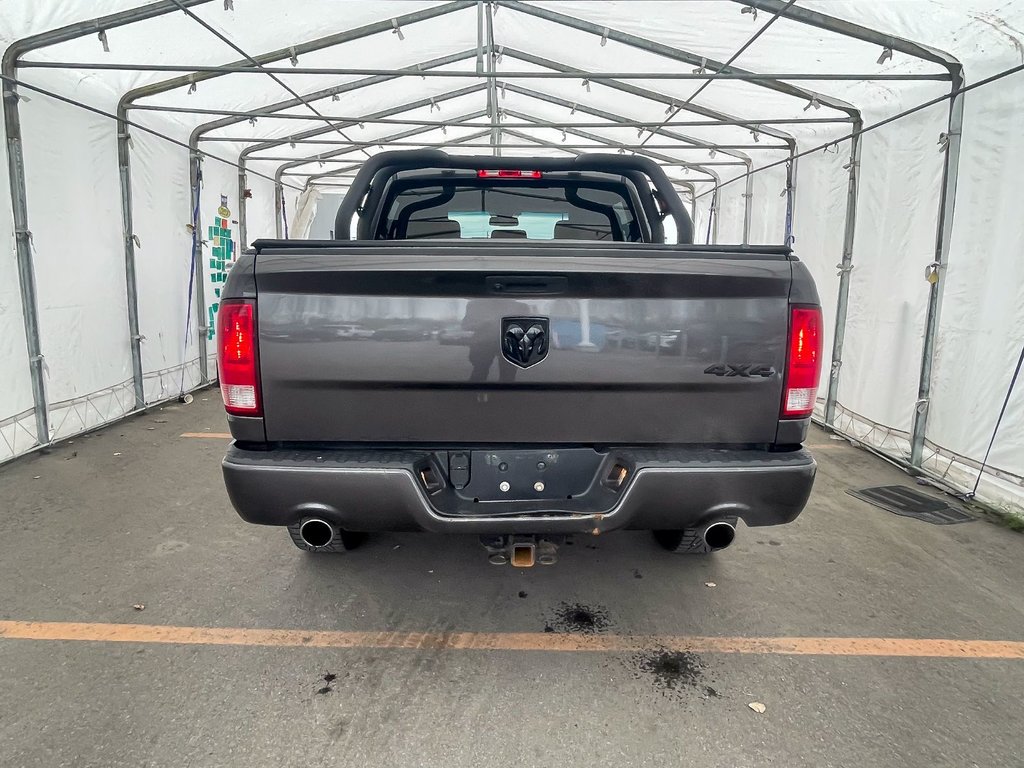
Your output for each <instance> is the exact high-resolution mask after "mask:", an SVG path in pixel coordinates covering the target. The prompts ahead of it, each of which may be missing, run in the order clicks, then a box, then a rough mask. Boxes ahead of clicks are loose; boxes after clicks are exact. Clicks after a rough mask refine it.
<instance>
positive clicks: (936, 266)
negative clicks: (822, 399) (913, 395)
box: [910, 71, 964, 468]
mask: <svg viewBox="0 0 1024 768" xmlns="http://www.w3.org/2000/svg"><path fill="white" fill-rule="evenodd" d="M962 86H963V74H962V71H957V72H956V73H955V74H954V76H953V86H952V88H953V92H954V96H953V97H952V99H951V100H950V103H949V120H948V128H947V131H946V153H945V157H944V159H943V164H942V187H941V190H940V193H939V218H938V223H937V225H936V230H935V261H933V262H932V263H931V264H929V265H928V268H929V274H930V276H933V279H932V280H931V281H930V283H931V285H930V286H929V290H928V311H927V314H926V316H925V326H924V340H923V342H922V345H921V375H920V377H919V379H918V387H917V402H916V403H915V404H914V426H913V434H912V436H911V444H910V463H911V464H912V465H913V466H915V467H918V468H920V467H921V466H922V464H923V462H924V441H925V435H926V431H927V427H928V411H929V409H930V407H931V389H932V367H933V365H934V363H935V337H936V335H937V334H938V330H939V318H940V316H941V313H942V295H943V289H944V288H945V286H946V273H945V270H946V263H947V262H948V261H949V243H950V239H951V237H952V234H953V214H954V208H955V205H956V185H957V174H958V171H959V167H960V134H961V133H962V131H963V122H964V97H963V94H958V93H956V91H957V90H959V89H960V88H961V87H962Z"/></svg>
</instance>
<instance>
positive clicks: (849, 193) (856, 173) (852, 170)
mask: <svg viewBox="0 0 1024 768" xmlns="http://www.w3.org/2000/svg"><path fill="white" fill-rule="evenodd" d="M857 130H858V131H859V130H860V126H857ZM860 145H861V137H860V135H859V134H857V135H854V137H853V138H852V139H851V140H850V163H849V181H848V182H847V187H846V222H845V224H844V225H843V257H842V261H841V262H840V263H839V264H838V265H837V267H838V268H839V295H838V298H837V299H836V324H835V331H834V333H833V336H832V361H831V364H830V365H829V369H828V377H829V378H828V394H827V395H826V397H825V423H826V424H827V425H828V426H830V427H831V426H835V423H836V404H837V402H838V400H839V372H840V370H841V369H842V367H843V343H844V341H845V340H846V317H847V310H848V308H849V304H850V272H851V271H852V270H853V240H854V234H855V232H856V228H857V198H858V194H859V182H860Z"/></svg>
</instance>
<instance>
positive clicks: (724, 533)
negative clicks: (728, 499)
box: [704, 520, 736, 552]
mask: <svg viewBox="0 0 1024 768" xmlns="http://www.w3.org/2000/svg"><path fill="white" fill-rule="evenodd" d="M735 538H736V526H734V525H733V524H732V523H727V522H726V521H725V520H716V521H715V522H713V523H711V525H709V526H708V527H707V528H705V529H704V543H705V544H707V546H708V549H710V550H711V551H712V552H717V551H719V550H720V549H725V548H726V547H728V546H729V545H730V544H732V542H733V540H734V539H735Z"/></svg>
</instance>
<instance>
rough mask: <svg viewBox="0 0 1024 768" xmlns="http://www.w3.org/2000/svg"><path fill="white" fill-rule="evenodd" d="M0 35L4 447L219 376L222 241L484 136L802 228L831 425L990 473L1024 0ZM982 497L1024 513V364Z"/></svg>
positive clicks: (324, 6)
mask: <svg viewBox="0 0 1024 768" xmlns="http://www.w3.org/2000/svg"><path fill="white" fill-rule="evenodd" d="M0 47H2V48H4V49H5V51H6V53H5V56H4V59H3V71H2V74H3V77H4V80H3V92H4V100H3V102H4V118H5V134H6V150H7V161H8V167H9V170H10V173H9V175H4V177H3V180H2V181H0V208H2V213H0V242H2V243H4V244H5V245H4V246H3V247H2V248H0V461H2V460H5V459H9V458H11V457H14V456H17V455H20V454H22V453H25V452H26V451H29V450H31V449H32V448H34V447H36V446H38V445H45V444H47V443H49V442H52V441H54V440H59V439H62V438H65V437H68V436H70V435H74V434H77V433H79V432H82V431H84V430H87V429H91V428H93V427H95V426H97V425H100V424H103V423H106V422H109V421H112V420H114V419H117V418H119V417H121V416H124V415H125V414H128V413H131V412H133V411H135V410H137V409H139V408H142V407H145V406H147V405H151V404H153V403H156V402H160V401H162V400H165V399H168V398H171V397H176V396H178V395H179V393H181V392H183V391H188V390H190V389H193V388H195V387H197V386H200V385H201V384H203V383H205V382H207V381H209V379H210V377H211V372H212V371H213V370H214V367H213V366H212V362H211V359H210V358H208V357H207V355H208V354H209V351H210V350H209V349H208V345H207V341H209V339H210V338H212V331H210V330H209V326H210V324H211V323H210V320H211V319H212V316H213V315H212V312H213V311H214V308H215V306H216V304H217V295H218V293H219V287H218V286H219V284H220V282H221V281H222V279H223V273H224V269H225V267H226V265H227V264H229V263H230V261H231V258H232V255H233V254H234V253H235V250H236V249H238V248H242V247H245V246H246V245H248V244H249V243H251V242H252V241H253V240H254V239H256V238H258V237H267V236H271V237H272V236H275V235H277V234H284V233H285V232H286V231H287V232H288V234H289V235H291V236H297V237H303V236H307V235H308V234H309V233H310V232H312V233H313V234H314V235H318V236H325V235H329V234H330V224H329V223H328V220H329V218H330V213H331V211H330V210H326V208H331V209H333V207H334V206H335V205H336V204H337V200H338V199H339V198H338V195H339V194H343V193H344V190H345V189H346V185H347V183H348V182H349V181H350V179H351V177H352V175H353V174H354V172H355V170H356V168H357V167H358V164H359V162H360V161H361V160H363V159H365V158H366V157H367V156H370V155H372V154H374V153H375V152H379V151H381V150H382V149H393V148H402V147H425V146H445V147H446V148H447V149H448V150H449V151H451V152H465V153H474V154H477V153H490V152H498V151H499V150H498V149H496V147H499V146H500V148H501V149H500V152H501V153H502V154H504V155H506V156H511V155H532V154H541V155H560V154H563V153H567V152H569V153H573V152H586V151H593V150H604V151H609V150H610V151H620V152H638V153H644V154H647V155H649V156H651V157H653V158H655V159H656V160H658V161H659V162H660V163H662V164H663V165H664V166H665V167H666V170H667V171H668V173H669V175H670V177H671V178H672V179H673V181H674V182H675V184H676V188H677V189H678V190H679V193H680V195H681V196H682V197H683V199H684V200H685V201H686V203H687V204H688V205H689V206H691V208H692V211H693V213H694V219H695V223H696V232H697V241H698V242H707V241H715V242H722V243H741V242H750V243H782V242H784V241H786V240H787V239H788V240H790V241H791V242H792V243H793V246H794V248H795V250H796V252H797V253H798V255H799V256H800V258H801V259H803V260H804V261H805V262H806V263H807V264H808V265H809V266H810V268H811V270H812V271H813V273H814V276H815V278H816V280H817V282H818V288H819V291H820V293H821V298H822V304H823V305H824V308H825V313H826V318H827V323H828V325H829V334H828V338H827V339H826V343H827V347H826V349H830V350H833V354H832V359H831V362H832V365H831V368H826V371H825V376H824V382H825V384H824V386H823V388H822V391H821V392H820V403H819V405H820V409H819V413H818V414H817V415H818V417H819V418H820V419H821V420H824V421H826V422H827V423H828V424H829V425H831V426H833V427H834V428H835V429H836V430H837V431H839V432H840V433H843V434H847V435H849V436H852V437H855V438H857V439H858V440H860V441H862V442H863V443H865V444H867V445H869V446H871V447H873V448H875V449H877V450H880V451H882V452H884V453H886V454H887V455H889V456H891V457H893V458H894V459H896V460H897V461H899V462H900V463H902V464H904V465H906V466H912V467H914V468H918V469H921V470H923V471H925V472H926V473H928V474H930V475H932V476H935V477H939V478H942V479H944V480H945V481H947V482H948V483H950V484H951V485H952V486H954V487H957V488H960V489H965V490H969V489H970V488H972V487H973V485H974V484H975V482H976V480H977V479H978V477H979V468H980V467H981V466H982V463H983V461H984V460H985V457H986V454H987V452H988V448H989V441H990V438H991V436H992V434H993V428H994V426H995V424H996V420H997V418H999V416H1000V412H1001V408H1002V406H1003V402H1004V398H1005V396H1006V393H1007V391H1008V386H1009V384H1010V381H1011V377H1012V376H1013V374H1014V368H1015V366H1016V361H1017V358H1018V353H1019V351H1020V349H1021V345H1022V344H1024V302H1022V301H1021V296H1022V291H1021V288H1020V286H1021V285H1022V284H1024V258H1021V245H1022V243H1024V217H1022V216H1021V215H1020V214H1019V212H1018V210H1017V209H1018V208H1019V202H1018V198H1017V194H1018V192H1017V187H1018V185H1019V180H1020V178H1022V176H1024V134H1022V132H1021V131H1020V125H1021V112H1022V110H1021V107H1020V105H1021V104H1022V103H1024V74H1022V73H1020V67H1021V66H1022V64H1024V0H889V1H888V2H884V3H882V2H867V0H830V1H829V2H823V1H820V0H818V1H814V0H799V2H793V1H792V0H736V1H735V2H734V1H732V0H703V1H701V2H673V3H669V2H584V1H580V2H512V1H509V2H495V3H481V2H475V1H474V0H463V1H460V2H445V3H438V2H335V1H332V0H292V2H289V3H280V2H275V1H274V0H160V1H159V2H150V3H140V0H89V2H86V1H85V0H51V1H50V2H46V3H38V2H30V1H29V0H6V1H5V2H4V3H2V4H0ZM1014 68H1016V71H1012V72H1011V70H1014ZM989 78H995V79H993V80H992V82H988V83H984V84H983V85H981V86H980V87H976V88H973V87H972V86H974V85H976V84H979V83H982V82H983V81H986V80H987V79H989ZM964 85H966V86H967V88H968V89H969V90H967V91H961V88H962V87H963V86H964ZM922 104H928V106H924V107H921V108H919V109H914V108H915V107H918V105H922ZM904 113H906V114H904ZM118 118H119V119H118ZM887 121H888V122H887ZM879 123H882V125H879ZM865 128H866V130H864V131H863V132H862V129H865ZM304 191H305V194H303V192H304ZM325 210H326V216H325V215H324V214H325ZM197 225H198V226H197ZM828 362H829V361H828V360H826V366H827V364H828ZM978 496H979V498H981V499H983V500H987V501H990V502H992V503H995V504H998V505H1003V506H1005V507H1007V508H1011V509H1016V510H1021V509H1024V386H1021V387H1018V388H1017V389H1016V391H1015V392H1014V393H1013V395H1012V396H1011V397H1010V399H1009V402H1008V403H1007V407H1006V410H1005V414H1004V415H1003V416H1002V423H1001V428H1000V430H999V432H998V434H997V437H996V440H995V442H994V444H993V445H992V448H991V453H990V455H988V459H987V462H985V471H984V472H983V473H982V474H981V476H980V486H979V489H978Z"/></svg>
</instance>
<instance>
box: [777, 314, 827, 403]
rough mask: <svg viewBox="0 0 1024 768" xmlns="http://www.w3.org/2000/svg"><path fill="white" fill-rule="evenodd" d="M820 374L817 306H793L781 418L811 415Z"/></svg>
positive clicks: (819, 333) (819, 331)
mask: <svg viewBox="0 0 1024 768" xmlns="http://www.w3.org/2000/svg"><path fill="white" fill-rule="evenodd" d="M820 378H821V308H820V307H793V309H792V311H791V314H790V319H789V345H788V348H787V352H786V384H785V388H784V389H783V394H782V418H784V419H802V418H806V417H807V416H810V415H811V412H812V411H813V410H814V402H815V398H816V397H817V395H818V382H819V380H820Z"/></svg>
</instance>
